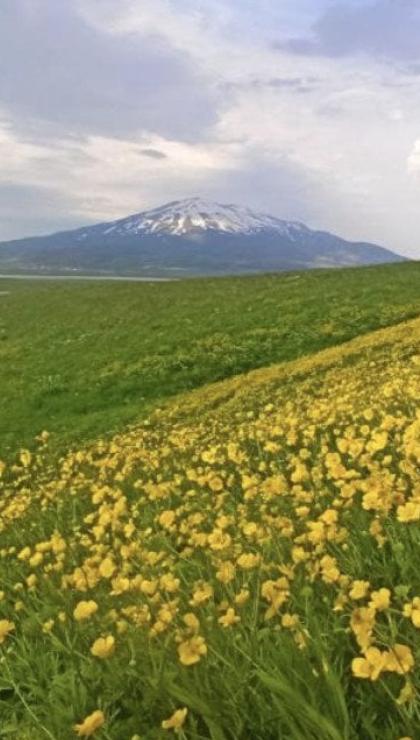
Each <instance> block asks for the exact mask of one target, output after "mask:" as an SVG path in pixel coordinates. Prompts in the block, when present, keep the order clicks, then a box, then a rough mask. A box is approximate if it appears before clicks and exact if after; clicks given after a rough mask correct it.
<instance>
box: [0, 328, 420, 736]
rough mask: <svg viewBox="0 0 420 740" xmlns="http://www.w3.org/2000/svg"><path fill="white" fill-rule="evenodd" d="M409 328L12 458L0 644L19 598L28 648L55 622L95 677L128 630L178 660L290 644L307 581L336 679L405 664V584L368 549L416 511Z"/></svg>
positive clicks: (409, 617) (178, 721) (180, 719)
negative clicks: (41, 455) (334, 641)
mask: <svg viewBox="0 0 420 740" xmlns="http://www.w3.org/2000/svg"><path fill="white" fill-rule="evenodd" d="M419 338H420V321H413V322H411V323H410V324H407V325H405V326H404V327H402V328H399V329H392V330H386V331H384V332H379V333H378V334H377V335H374V336H372V337H371V338H364V339H362V340H357V341H356V342H353V343H350V344H351V346H350V347H349V348H347V349H342V350H338V349H334V350H330V351H326V352H324V353H321V354H320V356H317V357H316V358H312V359H308V360H304V361H300V362H296V363H293V364H291V365H289V366H288V367H280V368H270V369H268V370H264V371H257V372H256V373H253V374H251V375H250V376H247V377H245V378H241V379H234V380H233V381H227V382H225V383H222V384H220V385H216V386H215V387H213V388H209V389H206V390H204V391H200V392H196V393H194V394H191V396H190V397H189V398H186V399H182V400H181V401H180V402H179V403H177V404H173V405H172V406H171V407H169V408H168V409H166V410H163V411H160V412H157V413H156V414H155V415H154V417H152V419H151V420H149V421H148V422H147V423H145V424H143V425H142V426H141V427H139V428H135V429H131V430H129V431H128V432H126V433H124V434H121V435H118V436H116V437H114V438H113V439H112V440H110V441H99V442H98V443H96V444H94V445H92V446H91V447H89V448H86V449H82V450H78V451H77V452H72V453H70V454H68V455H67V456H66V457H64V458H63V459H62V460H61V461H60V464H59V469H58V471H57V472H56V473H55V474H54V475H52V473H51V471H49V470H48V469H47V470H44V469H43V468H42V465H41V463H40V462H39V461H38V460H37V456H36V454H35V455H34V458H35V460H36V462H35V472H34V470H33V469H32V468H31V465H32V463H33V460H32V461H31V457H30V455H29V454H25V453H24V452H22V453H21V455H20V460H19V461H18V463H17V464H16V465H15V466H14V469H13V470H9V469H8V468H7V467H6V469H5V470H3V475H2V477H1V480H0V486H2V489H1V491H0V493H1V495H0V528H1V529H2V530H3V543H4V544H3V546H2V549H1V551H0V556H1V558H2V559H3V561H4V569H3V570H4V571H5V572H7V582H6V581H5V583H4V585H3V584H2V588H3V589H4V598H3V601H2V602H1V605H2V610H3V614H4V617H5V618H4V619H3V620H2V621H0V642H3V641H4V640H5V639H6V638H7V637H8V635H9V634H10V633H11V632H12V631H13V630H14V640H15V641H16V642H17V643H18V642H19V639H20V635H21V626H20V622H21V616H20V615H21V614H22V615H23V614H24V613H25V612H27V610H30V609H31V608H32V607H31V604H32V603H33V599H34V594H36V597H37V600H38V601H40V602H42V603H44V604H45V605H46V608H45V609H44V611H45V612H48V613H45V615H44V620H43V623H44V622H45V621H47V619H51V620H52V622H51V624H50V625H49V628H48V630H44V632H42V625H41V624H40V633H41V635H40V636H39V637H38V639H42V640H44V641H45V642H46V643H47V644H48V640H49V639H52V638H53V637H54V635H55V634H56V635H60V634H62V633H63V631H66V630H70V631H71V634H72V640H73V642H75V643H76V644H78V649H79V650H80V653H81V654H84V655H86V653H87V654H88V653H89V651H90V653H91V655H92V658H89V660H96V659H101V666H103V669H104V670H108V669H109V670H110V671H112V662H113V661H114V660H115V659H116V657H117V656H118V654H119V653H120V652H124V651H126V650H127V647H126V646H127V645H128V644H130V646H131V647H130V650H131V651H132V650H133V649H134V648H133V644H135V640H136V639H137V637H136V636H138V635H139V633H142V634H143V635H144V636H145V637H146V639H147V641H148V643H147V644H148V645H149V646H150V650H154V651H156V650H159V649H161V650H162V651H167V650H169V651H170V655H171V659H172V660H173V661H177V662H178V663H180V664H181V666H183V667H185V670H188V671H193V670H195V669H194V668H192V667H193V666H197V664H200V666H203V664H205V662H206V661H209V659H210V656H211V654H212V646H213V641H214V640H215V639H216V638H215V635H217V634H219V633H222V634H223V635H225V638H224V639H232V640H233V639H234V635H235V633H237V632H238V631H240V633H241V634H242V635H244V636H246V635H247V634H248V633H249V631H250V630H253V631H254V633H255V630H257V631H258V630H267V629H268V630H270V629H272V630H273V634H274V633H275V632H276V631H278V630H285V631H286V632H287V635H288V639H289V638H290V640H291V642H292V643H294V644H295V645H296V650H299V651H305V650H306V649H307V646H308V644H309V643H310V641H311V639H312V635H311V631H310V627H309V625H308V622H307V607H306V597H305V593H309V592H310V593H311V594H312V598H315V599H318V602H314V603H318V604H320V605H321V604H324V605H325V604H327V605H328V609H329V613H330V615H331V620H333V621H334V620H336V623H337V624H338V623H340V625H341V627H340V629H341V631H342V632H343V634H344V633H345V631H346V630H347V633H348V634H349V635H350V639H349V640H347V637H346V638H343V639H345V640H347V647H346V648H345V649H346V651H347V652H348V650H349V649H350V650H351V651H353V655H354V656H355V657H354V659H353V661H352V663H351V661H347V670H348V673H349V675H351V674H353V676H354V677H355V678H360V679H370V680H371V681H376V680H377V679H379V678H380V677H381V678H382V677H384V676H385V679H384V680H386V674H387V673H394V674H396V676H402V675H405V674H408V673H411V672H412V671H414V670H417V667H418V666H417V664H416V658H415V645H416V639H418V635H417V634H416V628H417V629H418V628H419V627H420V593H419V592H417V593H415V592H413V591H411V592H410V587H411V586H412V584H407V587H406V585H405V584H403V583H400V581H399V580H398V579H399V576H398V574H397V575H395V574H394V575H393V574H391V573H390V574H389V579H388V574H387V571H386V569H384V568H383V567H382V565H381V563H382V562H383V561H386V558H387V557H388V553H389V552H392V553H393V552H394V550H395V548H397V549H398V548H400V549H401V548H402V550H404V537H405V533H406V532H407V533H409V531H410V527H412V526H415V523H416V522H418V521H420V477H419V461H420V415H419V413H418V411H417V401H418V398H419V397H420V384H419V364H418V362H417V361H416V360H415V359H414V357H415V354H416V350H415V347H416V346H418V342H419ZM30 476H32V478H31V477H30ZM50 511H52V512H53V516H51V517H49V512H50ZM35 514H36V516H37V517H38V521H39V522H40V526H39V529H38V530H37V528H36V527H26V526H24V522H27V521H30V520H33V519H34V516H35ZM17 520H19V523H18V524H17ZM20 522H22V526H20ZM408 539H409V537H408ZM362 546H363V548H364V550H363V553H361V554H360V548H361V547H362ZM308 589H309V591H308ZM407 589H408V590H407ZM54 593H56V594H58V595H59V598H57V599H56V600H55V599H54V598H53V596H52V594H54ZM302 594H303V595H302ZM19 604H21V605H24V607H23V606H19ZM323 608H324V607H323ZM12 616H13V619H14V623H13V622H12V621H9V620H10V619H11V618H12ZM22 619H23V617H22ZM343 625H344V628H345V629H342V626H343ZM90 627H91V628H92V631H91V632H90V631H89V629H90ZM332 631H333V630H332ZM98 635H99V636H98ZM116 635H117V638H116ZM92 640H93V642H92ZM349 646H350V647H349ZM357 653H359V655H358V656H357V657H356V655H357ZM360 653H361V655H360ZM63 659H64V658H63ZM84 659H85V658H84ZM105 659H106V660H105ZM102 660H103V661H104V663H102ZM97 662H100V661H97ZM350 663H351V665H350ZM180 669H181V670H184V668H180ZM400 680H401V679H400ZM96 699H97V697H92V701H96ZM186 717H187V709H186V708H184V709H180V710H177V711H176V712H175V714H174V715H173V716H172V717H170V718H169V719H168V720H164V721H163V722H162V728H164V729H180V728H181V727H182V725H183V723H184V721H186ZM188 721H189V720H187V722H188ZM103 722H104V716H103V714H102V712H101V711H99V710H97V711H96V712H94V713H93V715H91V716H90V717H87V718H86V720H84V722H83V723H82V724H79V725H76V732H77V733H78V734H79V736H85V737H88V736H89V735H90V734H92V733H93V732H94V730H95V729H96V728H99V727H100V726H101V725H102V724H103Z"/></svg>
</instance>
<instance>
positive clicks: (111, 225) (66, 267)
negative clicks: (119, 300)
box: [0, 198, 402, 277]
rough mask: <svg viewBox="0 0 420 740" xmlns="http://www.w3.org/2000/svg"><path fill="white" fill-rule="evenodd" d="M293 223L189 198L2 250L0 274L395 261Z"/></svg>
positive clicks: (267, 268)
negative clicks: (3, 272) (0, 272)
mask: <svg viewBox="0 0 420 740" xmlns="http://www.w3.org/2000/svg"><path fill="white" fill-rule="evenodd" d="M401 259H402V258H401V257H399V256H398V255H396V254H393V253H392V252H390V251H388V250H387V249H384V248H383V247H380V246H378V245H376V244H368V243H365V242H349V241H347V240H346V239H341V238H340V237H338V236H335V235H334V234H329V233H328V232H325V231H317V230H315V231H313V230H311V229H309V228H308V227H306V226H304V225H303V224H301V223H299V222H296V221H282V220H281V219H279V218H275V217H274V216H270V215H267V214H265V213H258V212H255V211H253V210H251V209H250V208H244V207H242V206H236V205H231V204H229V205H224V204H220V203H213V202H211V201H206V200H202V199H201V198H189V199H187V200H177V201H174V202H172V203H167V204H166V205H164V206H161V207H160V208H154V209H152V210H149V211H144V212H143V213H138V214H136V215H134V216H128V217H126V218H121V219H118V220H117V221H112V222H108V223H100V224H95V225H93V226H85V227H83V228H79V229H74V230H71V231H62V232H58V233H56V234H49V235H48V236H41V237H32V238H31V237H29V238H26V239H20V240H16V241H12V242H3V243H0V271H2V270H3V271H5V272H10V271H18V272H19V271H28V272H40V273H48V272H50V273H53V274H60V273H61V272H64V273H65V274H68V273H69V272H70V273H71V274H74V273H77V272H83V271H85V272H89V273H96V274H108V275H112V274H118V275H125V274H129V275H133V274H137V275H143V276H144V275H153V276H169V277H176V276H180V277H187V276H197V275H233V274H238V275H240V274H247V273H248V274H249V273H257V272H276V271H278V270H303V269H310V268H314V267H340V266H341V267H343V266H350V265H371V264H381V263H384V262H395V261H400V260H401Z"/></svg>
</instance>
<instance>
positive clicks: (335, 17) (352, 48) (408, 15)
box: [275, 0, 420, 62]
mask: <svg viewBox="0 0 420 740" xmlns="http://www.w3.org/2000/svg"><path fill="white" fill-rule="evenodd" d="M275 46H276V47H277V48H279V49H282V50H286V51H289V52H292V53H295V54H301V55H320V56H327V57H345V56H350V55H356V54H365V55H369V56H373V57H375V58H378V59H387V60H397V61H407V62H409V61H413V60H416V59H420V7H419V3H418V2H417V0H399V1H398V2H396V0H376V2H369V3H364V4H362V5H353V6H352V5H344V4H338V3H336V4H334V5H333V6H332V7H330V8H328V9H327V10H326V11H325V12H324V13H323V14H322V15H321V17H320V18H319V19H318V21H317V22H316V23H315V25H314V27H313V32H312V36H311V37H302V38H293V39H289V40H288V41H286V42H279V43H276V44H275Z"/></svg>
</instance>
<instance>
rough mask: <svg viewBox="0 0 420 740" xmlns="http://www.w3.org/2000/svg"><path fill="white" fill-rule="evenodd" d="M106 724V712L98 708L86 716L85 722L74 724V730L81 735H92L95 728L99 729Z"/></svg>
mask: <svg viewBox="0 0 420 740" xmlns="http://www.w3.org/2000/svg"><path fill="white" fill-rule="evenodd" d="M104 724H105V716H104V713H103V712H101V710H100V709H96V710H95V711H94V712H92V714H89V716H88V717H85V719H84V720H83V722H82V723H81V724H79V725H74V731H75V733H76V735H78V736H79V737H90V736H91V735H93V733H94V732H95V730H99V728H100V727H102V725H104Z"/></svg>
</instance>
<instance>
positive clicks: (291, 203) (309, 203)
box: [203, 152, 327, 224]
mask: <svg viewBox="0 0 420 740" xmlns="http://www.w3.org/2000/svg"><path fill="white" fill-rule="evenodd" d="M315 193H316V195H317V197H316V198H315V197H314V194H315ZM203 195H206V196H208V197H212V198H215V199H216V200H220V201H221V202H236V203H243V204H244V205H250V206H252V207H254V208H257V209H259V210H261V211H263V212H268V213H272V214H273V215H277V216H279V217H280V218H285V219H290V220H298V221H305V222H307V223H309V224H311V223H316V222H317V221H318V220H319V201H320V200H321V199H322V198H323V197H325V199H327V194H326V193H324V192H323V186H322V184H321V183H320V182H319V180H318V179H317V178H314V177H313V176H312V175H311V173H310V172H309V171H307V170H306V169H304V168H303V167H302V166H300V165H299V164H298V163H296V162H293V161H291V160H290V159H289V158H287V157H283V158H281V159H278V160H277V161H276V160H273V158H272V157H270V156H268V155H267V156H265V155H261V154H260V153H258V152H255V154H251V153H249V156H248V159H247V162H246V164H244V165H243V167H241V168H240V169H235V170H226V171H225V172H223V173H220V175H219V176H217V177H215V179H214V182H213V183H212V190H211V191H209V192H206V193H203Z"/></svg>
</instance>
